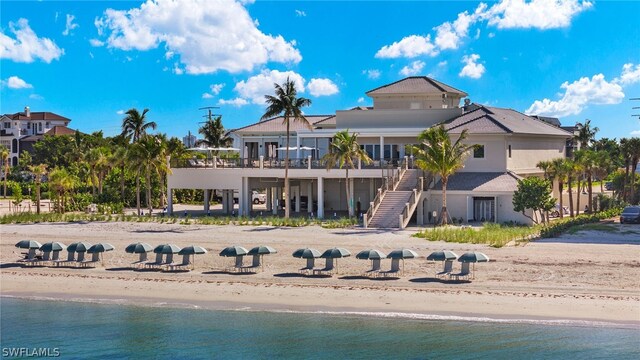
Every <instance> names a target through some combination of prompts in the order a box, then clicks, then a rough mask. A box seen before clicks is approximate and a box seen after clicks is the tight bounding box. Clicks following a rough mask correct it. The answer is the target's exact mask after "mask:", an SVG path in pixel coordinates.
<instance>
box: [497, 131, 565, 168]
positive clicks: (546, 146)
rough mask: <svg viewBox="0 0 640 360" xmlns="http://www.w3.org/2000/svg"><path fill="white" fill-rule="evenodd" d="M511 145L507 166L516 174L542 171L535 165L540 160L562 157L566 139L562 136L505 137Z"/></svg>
mask: <svg viewBox="0 0 640 360" xmlns="http://www.w3.org/2000/svg"><path fill="white" fill-rule="evenodd" d="M506 145H507V148H508V145H511V158H507V168H508V169H509V170H511V171H513V172H515V173H516V174H519V173H531V172H535V171H537V172H542V170H540V169H538V168H537V167H536V164H538V162H540V161H543V160H544V161H549V160H553V159H557V158H564V156H565V155H564V151H565V145H566V140H565V139H564V138H562V137H542V136H527V137H525V136H513V137H510V138H509V139H507V144H506Z"/></svg>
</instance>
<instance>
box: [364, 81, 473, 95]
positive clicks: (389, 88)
mask: <svg viewBox="0 0 640 360" xmlns="http://www.w3.org/2000/svg"><path fill="white" fill-rule="evenodd" d="M443 92H446V93H454V94H458V95H460V96H461V97H463V96H467V93H465V92H464V91H461V90H458V89H456V88H454V87H452V86H449V85H447V84H444V83H441V82H439V81H437V80H434V79H432V78H430V77H427V76H410V77H408V78H404V79H402V80H398V81H396V82H394V83H391V84H387V85H383V86H380V87H378V88H375V89H373V90H369V91H367V93H366V94H367V95H369V96H371V95H395V94H442V93H443Z"/></svg>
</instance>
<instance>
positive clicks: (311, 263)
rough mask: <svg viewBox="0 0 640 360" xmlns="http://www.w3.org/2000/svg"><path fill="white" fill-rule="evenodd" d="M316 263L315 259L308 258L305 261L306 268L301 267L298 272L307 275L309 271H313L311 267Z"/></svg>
mask: <svg viewBox="0 0 640 360" xmlns="http://www.w3.org/2000/svg"><path fill="white" fill-rule="evenodd" d="M315 263H316V259H314V258H308V259H307V266H305V267H303V268H302V269H300V270H298V271H299V272H300V273H301V274H308V273H309V271H313V267H314V266H315Z"/></svg>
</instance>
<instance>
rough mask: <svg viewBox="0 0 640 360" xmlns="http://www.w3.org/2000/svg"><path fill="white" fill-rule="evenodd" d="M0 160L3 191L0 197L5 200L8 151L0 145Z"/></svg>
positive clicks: (7, 176) (7, 178) (7, 177)
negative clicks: (0, 161)
mask: <svg viewBox="0 0 640 360" xmlns="http://www.w3.org/2000/svg"><path fill="white" fill-rule="evenodd" d="M0 160H2V177H3V180H4V181H3V191H2V196H3V197H4V198H5V199H6V198H7V180H9V169H10V167H9V149H8V148H7V147H6V146H1V145H0Z"/></svg>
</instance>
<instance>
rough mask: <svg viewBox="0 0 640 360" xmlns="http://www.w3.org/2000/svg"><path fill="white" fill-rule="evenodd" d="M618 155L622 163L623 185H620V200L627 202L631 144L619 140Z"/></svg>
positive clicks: (625, 140) (627, 140)
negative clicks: (620, 156)
mask: <svg viewBox="0 0 640 360" xmlns="http://www.w3.org/2000/svg"><path fill="white" fill-rule="evenodd" d="M620 154H621V155H622V159H623V162H624V183H623V185H622V200H624V201H627V200H628V195H629V192H628V190H627V187H628V185H629V170H630V168H631V158H632V144H631V142H630V141H629V139H627V138H622V139H620Z"/></svg>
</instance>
